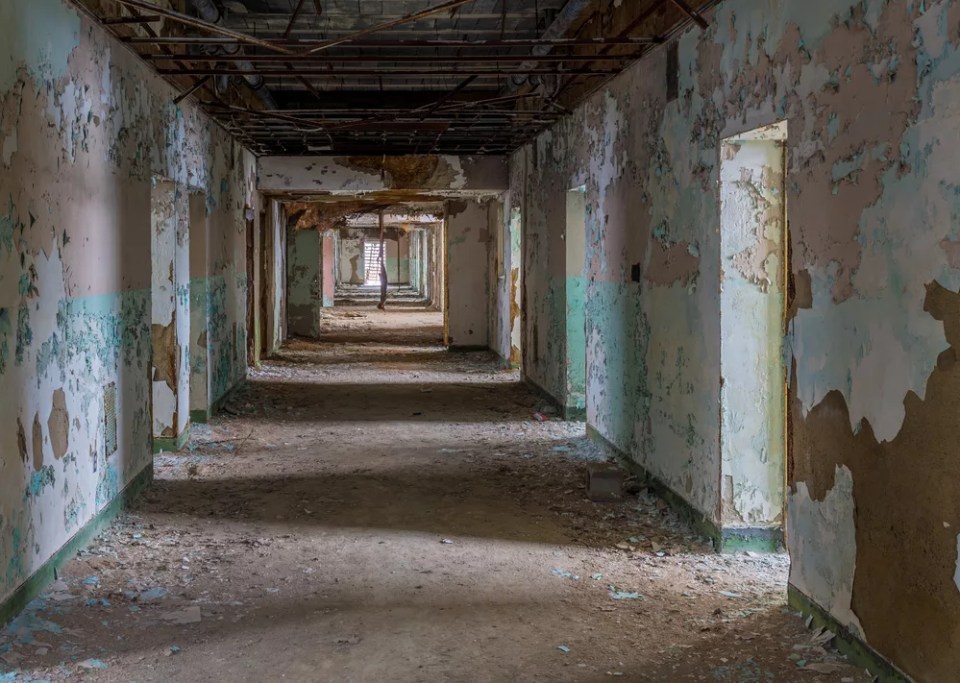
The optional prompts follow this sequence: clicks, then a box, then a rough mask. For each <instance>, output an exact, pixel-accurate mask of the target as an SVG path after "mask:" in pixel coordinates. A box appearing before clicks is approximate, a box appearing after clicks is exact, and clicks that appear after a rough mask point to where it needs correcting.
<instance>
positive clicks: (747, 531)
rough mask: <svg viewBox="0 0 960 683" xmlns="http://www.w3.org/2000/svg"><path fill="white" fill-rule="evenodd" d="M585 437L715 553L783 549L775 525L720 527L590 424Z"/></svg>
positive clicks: (781, 537) (778, 530) (768, 551)
mask: <svg viewBox="0 0 960 683" xmlns="http://www.w3.org/2000/svg"><path fill="white" fill-rule="evenodd" d="M587 437H588V438H589V439H590V440H591V441H593V442H595V443H597V444H599V445H600V446H601V447H602V448H603V449H604V450H605V451H606V452H607V455H608V456H609V457H611V458H612V459H614V460H616V461H617V462H618V463H619V464H620V465H621V466H622V467H623V468H624V469H625V470H627V471H628V472H630V474H632V475H633V476H635V477H636V478H637V479H639V480H640V481H642V482H643V483H644V485H645V486H646V487H647V488H649V489H650V490H652V491H653V492H654V493H656V494H657V495H658V496H659V497H660V498H662V499H663V500H664V501H665V502H666V503H667V505H669V506H670V508H671V509H672V510H673V511H674V512H676V513H677V514H678V515H679V516H680V518H681V519H683V520H684V521H685V522H686V523H687V524H689V525H690V526H691V527H692V528H693V529H694V530H695V531H696V532H697V533H698V534H700V535H701V536H704V537H706V538H708V539H710V541H711V542H712V543H713V548H714V550H716V551H717V552H718V553H735V552H738V551H743V550H750V551H753V552H760V553H771V552H778V551H780V550H782V549H783V532H782V531H781V530H780V529H779V528H772V529H771V528H765V527H749V528H734V527H726V528H721V527H719V526H717V525H716V523H714V521H713V520H711V519H710V518H709V517H707V516H706V515H705V514H704V513H703V512H701V511H700V510H698V509H696V508H695V507H693V506H692V505H691V504H690V503H689V502H688V501H687V500H686V499H685V498H684V497H683V496H681V495H680V494H679V493H677V492H676V491H674V490H673V489H672V488H670V487H669V486H668V485H667V484H665V483H664V482H663V481H661V480H660V479H658V478H657V477H656V476H655V475H653V474H651V473H650V472H649V471H647V469H646V468H645V467H643V466H642V465H639V464H638V463H637V462H636V461H634V459H633V458H631V457H630V456H629V455H627V454H626V453H624V452H623V451H621V450H620V449H619V448H618V447H617V446H615V445H614V444H612V443H610V442H609V441H608V440H607V439H606V437H604V436H603V435H602V434H601V433H600V432H598V431H597V430H596V429H595V428H594V427H592V426H590V425H587Z"/></svg>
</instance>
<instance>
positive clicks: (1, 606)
mask: <svg viewBox="0 0 960 683" xmlns="http://www.w3.org/2000/svg"><path fill="white" fill-rule="evenodd" d="M152 481H153V463H152V462H151V463H150V464H149V465H147V466H146V467H145V468H144V469H143V470H142V471H141V472H140V474H138V475H137V476H136V477H134V478H133V480H132V481H131V482H130V483H129V484H127V487H126V488H125V489H124V490H123V491H121V492H120V494H119V495H117V497H116V498H114V499H113V500H112V501H110V503H109V504H108V505H107V506H106V507H104V508H103V509H102V510H101V511H100V512H98V513H97V514H96V516H94V518H93V519H91V520H90V521H89V522H87V523H86V524H85V525H83V527H82V528H81V529H80V530H79V531H78V532H77V533H75V534H74V535H73V536H72V537H71V538H70V540H69V541H67V542H66V543H65V544H64V545H63V547H61V548H60V550H58V551H57V552H56V553H54V555H53V557H51V558H50V559H49V560H47V561H46V562H45V563H44V564H43V566H42V567H40V568H39V569H38V570H37V571H35V572H34V573H33V574H31V575H30V577H29V578H28V579H27V580H26V581H24V582H23V583H22V584H20V586H19V588H17V589H16V590H15V591H13V593H11V594H10V597H8V598H7V599H6V600H4V601H3V602H0V628H2V627H4V626H6V625H7V624H8V623H10V621H12V620H13V619H14V618H15V617H16V616H17V615H18V614H20V612H22V611H23V609H24V608H25V607H26V606H27V605H28V604H30V602H31V601H32V600H33V599H34V598H36V597H37V596H38V595H40V594H41V593H43V591H44V590H46V588H47V587H48V586H49V585H50V584H51V583H53V582H54V581H56V579H57V574H58V572H59V571H60V569H61V567H63V565H65V564H66V563H67V562H69V561H70V560H72V559H73V558H74V556H75V555H76V554H77V552H78V551H80V550H81V549H83V548H85V547H86V546H88V545H89V544H90V542H91V541H92V540H93V539H94V538H95V537H96V536H97V534H99V533H100V532H101V531H103V530H104V529H105V528H106V527H107V526H108V525H109V524H110V523H111V522H113V520H114V519H116V517H117V515H118V514H120V511H121V510H123V509H124V508H125V507H127V506H128V505H129V504H130V502H132V501H133V500H134V499H135V498H136V497H137V496H138V495H140V493H142V492H143V490H144V489H146V488H147V487H148V486H150V484H151V482H152Z"/></svg>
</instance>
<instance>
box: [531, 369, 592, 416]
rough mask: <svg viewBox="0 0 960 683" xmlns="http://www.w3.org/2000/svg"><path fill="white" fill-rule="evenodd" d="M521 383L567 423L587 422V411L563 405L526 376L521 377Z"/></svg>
mask: <svg viewBox="0 0 960 683" xmlns="http://www.w3.org/2000/svg"><path fill="white" fill-rule="evenodd" d="M522 379H523V383H524V384H526V385H527V386H528V387H530V389H532V390H533V392H534V393H535V394H537V395H538V396H540V398H542V399H543V400H544V401H547V402H549V403H550V405H552V406H553V407H554V408H556V409H557V413H558V414H559V415H562V416H563V419H564V420H567V421H569V422H586V421H587V409H586V408H581V407H579V406H568V405H565V404H564V402H563V401H561V400H560V399H558V398H557V397H556V396H554V395H553V394H551V393H550V392H549V391H547V390H546V389H544V388H543V387H542V386H540V385H539V384H537V383H536V382H534V381H533V380H532V379H530V378H529V377H528V376H527V375H523V378H522Z"/></svg>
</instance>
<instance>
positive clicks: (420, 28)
mask: <svg viewBox="0 0 960 683" xmlns="http://www.w3.org/2000/svg"><path fill="white" fill-rule="evenodd" d="M71 1H72V2H74V4H76V5H78V6H79V7H80V8H81V9H83V10H84V11H86V12H87V13H89V14H91V15H92V16H93V17H94V18H95V19H96V20H97V21H99V22H100V23H101V24H102V25H103V26H104V27H105V28H106V29H107V30H108V31H110V32H112V33H113V34H114V35H116V36H117V38H119V39H120V40H121V41H123V42H125V43H126V44H127V45H128V46H129V47H130V48H131V49H132V50H134V51H135V52H136V53H137V54H138V55H139V56H140V57H141V58H143V59H144V60H145V61H147V62H148V63H149V64H150V65H151V66H152V68H154V69H155V70H156V72H157V73H159V74H160V75H161V76H163V77H164V78H166V79H167V80H169V81H170V82H171V83H173V84H174V85H175V87H176V88H177V89H178V91H179V92H180V93H181V94H180V95H179V96H178V97H177V98H176V102H179V101H180V100H182V99H185V98H187V97H192V98H194V99H195V100H196V101H197V102H198V103H199V104H200V106H201V107H202V108H203V109H204V110H205V111H206V112H207V113H208V114H210V115H211V116H212V117H213V118H214V119H215V120H217V121H218V122H219V123H220V124H221V125H223V126H224V127H225V128H226V129H227V130H228V131H229V132H231V133H232V134H233V135H234V136H236V137H237V138H238V139H239V140H241V141H242V142H243V143H244V144H246V145H247V146H249V147H250V148H251V150H252V151H253V152H254V153H256V154H258V155H265V154H278V155H304V154H341V155H400V154H506V153H509V152H511V151H513V150H514V149H516V148H517V147H519V146H520V145H522V144H524V143H525V142H527V141H529V140H530V139H532V138H533V137H534V136H536V135H537V134H538V133H539V132H540V131H542V130H543V129H545V128H547V127H549V126H550V125H552V124H553V123H555V122H556V121H557V120H558V119H559V118H560V117H562V116H564V115H565V114H566V113H568V112H569V111H570V109H571V108H572V107H573V106H575V105H576V104H577V103H579V102H580V101H582V100H583V99H584V98H585V97H586V96H588V95H589V94H590V93H592V92H593V91H595V90H596V89H597V88H599V87H601V86H602V85H603V83H605V82H606V81H607V80H609V79H610V78H612V77H613V76H615V75H616V74H617V73H619V72H621V71H622V70H623V69H624V68H626V67H627V66H628V65H630V64H631V63H633V62H635V61H636V60H638V59H640V58H641V57H643V55H644V54H646V52H647V51H649V50H651V49H653V48H655V47H657V46H658V45H660V44H662V43H664V42H667V41H669V40H670V38H671V36H673V35H675V34H676V32H677V31H679V30H681V29H683V28H685V27H686V26H687V25H689V24H691V23H696V24H699V25H700V26H701V27H704V26H706V21H705V20H704V18H703V15H702V13H703V12H704V11H705V10H706V9H707V8H708V7H709V6H711V5H713V4H715V2H716V0H447V1H446V2H437V1H436V0H71ZM652 77H657V75H652ZM660 77H662V76H660Z"/></svg>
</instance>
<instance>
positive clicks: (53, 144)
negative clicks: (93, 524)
mask: <svg viewBox="0 0 960 683" xmlns="http://www.w3.org/2000/svg"><path fill="white" fill-rule="evenodd" d="M175 95H176V93H175V92H174V91H173V90H172V89H171V88H170V87H168V86H167V85H166V84H165V83H163V82H162V81H161V80H160V79H158V78H157V77H155V76H153V75H152V74H151V73H150V71H149V70H148V69H147V67H145V66H144V65H143V64H142V63H141V62H140V61H139V60H137V59H136V58H135V57H134V56H133V55H131V54H130V53H129V52H127V51H126V49H124V48H123V47H122V46H120V45H119V44H117V43H116V42H114V41H113V40H112V39H110V38H109V37H108V36H107V35H106V34H104V33H103V32H102V31H101V30H100V29H99V28H97V27H95V26H93V25H92V24H90V23H89V22H88V20H87V19H85V18H84V17H82V16H80V15H79V14H78V13H77V12H76V10H74V9H73V8H72V7H68V6H67V5H65V4H63V3H62V2H61V1H60V0H29V1H28V0H8V1H5V2H2V3H0V420H2V421H3V428H2V429H0V600H4V599H5V598H7V597H8V596H9V595H10V594H11V593H12V592H13V591H14V590H15V589H16V588H17V587H18V586H20V585H21V584H22V583H23V582H24V581H25V580H26V579H27V578H28V577H29V576H31V575H32V574H33V573H34V572H36V571H37V569H38V568H40V567H41V565H42V564H43V563H44V562H46V561H47V560H48V559H50V558H51V557H52V556H53V555H54V554H55V553H56V551H57V550H58V549H59V548H61V547H62V546H63V545H64V543H65V542H66V541H67V540H69V538H70V537H71V536H73V535H74V534H75V533H76V532H77V531H78V530H79V529H80V528H81V527H82V526H83V525H84V524H86V523H87V522H89V521H90V520H91V519H92V518H93V517H94V516H95V515H96V514H97V513H98V512H99V511H101V510H102V509H103V508H104V507H105V506H106V505H108V504H109V503H110V502H111V501H112V500H113V499H114V498H115V497H116V496H117V495H118V494H119V493H120V491H121V490H122V489H123V488H124V487H125V486H126V485H127V484H128V483H129V482H130V481H131V480H132V479H133V478H134V477H135V476H136V475H137V474H139V473H140V472H142V471H143V470H144V468H146V467H147V466H149V464H150V463H151V452H152V448H151V439H152V424H151V423H152V417H151V411H150V405H151V394H152V380H151V366H152V346H153V344H152V338H151V337H152V334H151V326H152V323H153V313H152V302H151V275H150V273H151V184H152V179H153V178H154V177H160V178H164V179H167V180H169V181H171V182H172V183H174V185H175V186H176V187H177V188H179V189H180V191H181V192H182V191H185V190H186V188H188V187H192V188H197V189H198V190H200V191H202V192H204V193H205V197H206V205H207V210H208V212H209V216H210V218H211V220H212V222H214V223H215V224H216V228H213V229H212V232H213V234H212V240H213V241H214V242H216V243H217V248H216V249H215V250H213V251H214V252H215V259H214V266H213V268H212V270H211V272H210V273H209V276H210V277H211V278H214V279H218V280H219V282H221V283H222V286H221V287H220V290H221V292H222V297H221V299H220V300H221V301H222V302H225V305H224V306H217V307H215V308H213V309H212V310H210V313H211V317H219V318H220V319H221V323H222V324H220V325H217V326H215V327H214V328H212V334H211V346H212V348H213V349H216V350H217V351H218V352H220V353H225V354H226V356H227V358H228V359H231V362H230V363H229V364H228V365H226V366H220V367H218V370H217V374H216V375H215V377H216V378H217V379H218V382H219V381H221V380H222V382H223V383H228V382H229V383H233V382H235V381H236V380H238V379H240V378H242V377H243V375H244V372H245V363H244V362H243V358H242V353H241V358H240V360H239V361H238V362H234V361H233V360H232V358H233V353H232V351H233V350H234V349H235V348H236V347H237V345H238V342H240V341H242V339H243V326H242V325H240V326H239V327H237V326H236V322H237V321H238V320H239V318H237V317H236V315H235V310H234V309H233V308H232V305H231V304H230V302H231V301H233V302H237V301H242V299H243V296H244V293H243V288H242V287H241V286H240V285H241V284H242V279H241V277H240V276H241V273H240V272H238V271H237V270H235V266H234V264H235V263H238V264H242V263H243V261H242V258H241V259H236V258H235V256H236V254H235V252H236V250H237V249H235V248H234V247H236V248H238V249H239V250H240V253H241V254H242V239H241V238H242V232H241V233H240V234H239V235H238V234H237V232H236V228H238V227H240V228H241V230H242V220H241V219H242V207H243V206H244V204H250V205H256V203H257V198H256V196H255V195H256V190H255V173H254V164H255V160H254V159H253V157H252V156H250V155H248V154H247V153H246V152H245V151H244V150H243V149H241V148H240V147H238V146H237V145H236V144H235V143H234V142H232V141H231V140H230V139H229V138H228V137H227V136H226V135H225V134H223V133H222V132H221V131H220V130H219V129H218V128H216V127H215V126H214V125H213V124H212V123H211V122H210V121H209V120H207V119H206V118H205V117H204V116H203V115H202V114H201V113H200V112H198V111H197V110H196V109H195V108H194V107H192V106H190V105H188V104H184V105H182V106H180V107H179V108H178V107H174V106H173V105H172V104H171V100H172V99H173V98H174V97H175ZM182 265H183V264H182V263H178V264H175V266H174V267H175V269H178V272H182V271H183V269H182V268H181V266H182ZM183 284H184V285H186V282H184V283H183ZM173 294H174V299H177V298H178V297H182V296H183V295H184V294H185V292H183V291H174V292H173ZM240 310H241V311H242V306H241V307H240ZM226 331H229V333H225V332H226ZM242 348H243V347H242V344H240V349H241V351H242ZM180 352H181V353H183V354H186V353H187V351H186V350H185V349H180ZM180 357H181V360H182V362H181V371H182V372H188V369H187V368H189V362H188V361H186V356H185V355H184V356H180ZM179 380H180V377H178V378H177V381H178V384H179ZM114 389H115V393H116V440H115V442H114V439H113V434H114V432H113V425H112V418H111V417H110V411H109V410H108V407H109V403H110V402H111V401H110V398H111V396H112V393H113V391H114ZM178 405H179V404H178ZM181 409H182V406H181ZM183 412H184V413H186V412H187V411H183ZM180 419H181V420H183V419H186V415H184V416H183V417H182V418H180ZM179 424H180V426H181V427H182V426H183V424H184V423H183V422H182V421H181V422H180V423H179Z"/></svg>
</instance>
